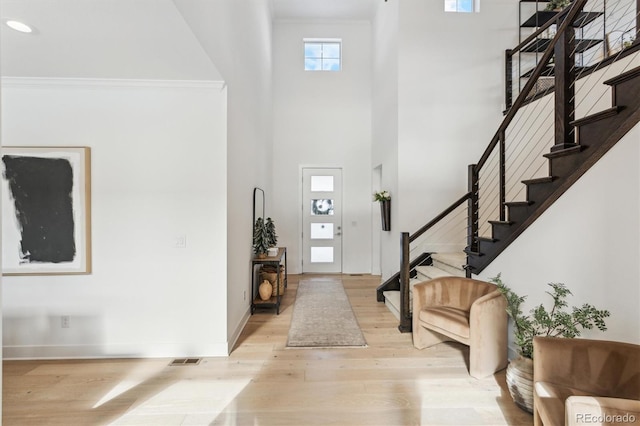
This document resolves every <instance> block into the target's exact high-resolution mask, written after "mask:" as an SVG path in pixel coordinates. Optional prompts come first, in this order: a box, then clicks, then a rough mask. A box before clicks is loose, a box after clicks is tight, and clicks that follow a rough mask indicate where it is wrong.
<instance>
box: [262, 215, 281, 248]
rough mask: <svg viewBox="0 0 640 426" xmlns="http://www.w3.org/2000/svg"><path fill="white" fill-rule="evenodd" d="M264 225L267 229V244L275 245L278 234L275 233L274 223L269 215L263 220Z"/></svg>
mask: <svg viewBox="0 0 640 426" xmlns="http://www.w3.org/2000/svg"><path fill="white" fill-rule="evenodd" d="M264 227H265V228H266V230H267V244H269V247H275V246H276V244H278V235H277V234H276V225H275V223H273V220H272V219H271V218H270V217H268V218H267V219H266V220H265V222H264Z"/></svg>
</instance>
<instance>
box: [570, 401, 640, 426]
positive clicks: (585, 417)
mask: <svg viewBox="0 0 640 426" xmlns="http://www.w3.org/2000/svg"><path fill="white" fill-rule="evenodd" d="M636 422H640V401H637V400H633V399H621V398H606V397H597V396H570V397H569V398H567V400H566V402H565V425H566V426H584V425H585V424H597V425H600V424H638V423H636Z"/></svg>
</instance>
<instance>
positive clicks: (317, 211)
mask: <svg viewBox="0 0 640 426" xmlns="http://www.w3.org/2000/svg"><path fill="white" fill-rule="evenodd" d="M311 215H312V216H316V215H333V200H326V199H322V200H311Z"/></svg>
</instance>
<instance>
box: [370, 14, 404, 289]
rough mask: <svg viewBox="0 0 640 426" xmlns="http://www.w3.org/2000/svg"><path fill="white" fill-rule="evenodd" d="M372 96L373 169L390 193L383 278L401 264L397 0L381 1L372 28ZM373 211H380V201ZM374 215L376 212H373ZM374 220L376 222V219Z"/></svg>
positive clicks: (382, 243)
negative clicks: (378, 173) (389, 227)
mask: <svg viewBox="0 0 640 426" xmlns="http://www.w3.org/2000/svg"><path fill="white" fill-rule="evenodd" d="M372 34H373V44H374V46H375V48H374V49H373V95H372V96H373V99H372V121H373V122H372V132H373V133H372V161H371V167H372V169H376V168H380V174H381V176H380V182H381V185H380V189H386V190H388V191H389V193H390V194H391V231H389V232H383V231H380V228H379V227H377V229H376V226H375V225H374V229H373V232H378V233H379V234H380V237H379V238H380V245H379V253H374V256H377V257H379V258H380V266H381V272H382V279H383V280H384V279H386V278H388V277H389V276H391V275H393V274H395V273H396V272H398V269H399V265H400V263H399V262H400V260H399V259H400V253H399V249H398V247H399V241H400V239H399V232H400V231H401V230H399V229H398V224H399V221H398V211H399V210H398V206H399V198H398V197H397V196H398V167H399V166H398V2H380V3H379V4H378V9H377V13H376V15H375V20H374V22H373V28H372ZM373 214H374V215H380V208H379V207H378V205H377V204H376V205H374V206H373ZM374 217H375V216H374ZM374 223H377V222H375V221H374Z"/></svg>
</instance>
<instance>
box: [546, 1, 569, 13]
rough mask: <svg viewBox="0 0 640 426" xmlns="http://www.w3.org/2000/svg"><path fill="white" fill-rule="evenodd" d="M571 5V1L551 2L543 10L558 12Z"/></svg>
mask: <svg viewBox="0 0 640 426" xmlns="http://www.w3.org/2000/svg"><path fill="white" fill-rule="evenodd" d="M570 4H571V0H551V1H549V3H547V7H545V9H544V10H555V11H560V10H562V9H564V8H565V7H567V6H569V5H570Z"/></svg>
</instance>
